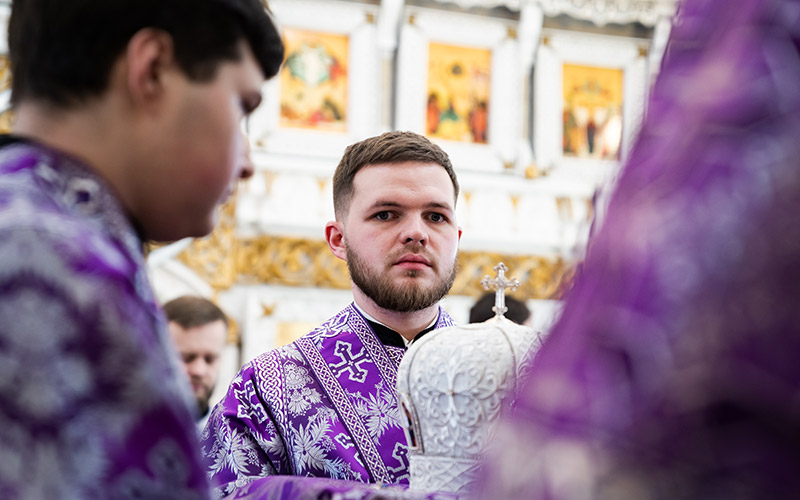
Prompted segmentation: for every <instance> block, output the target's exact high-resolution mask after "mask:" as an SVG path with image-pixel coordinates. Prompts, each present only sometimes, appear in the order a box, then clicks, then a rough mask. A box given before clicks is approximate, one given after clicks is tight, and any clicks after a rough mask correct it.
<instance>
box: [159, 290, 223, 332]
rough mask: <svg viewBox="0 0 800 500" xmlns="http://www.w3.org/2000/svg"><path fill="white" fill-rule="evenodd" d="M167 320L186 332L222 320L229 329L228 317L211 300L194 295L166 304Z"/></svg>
mask: <svg viewBox="0 0 800 500" xmlns="http://www.w3.org/2000/svg"><path fill="white" fill-rule="evenodd" d="M164 313H165V314H166V315H167V320H168V321H172V322H174V323H177V324H178V325H179V326H180V327H181V328H183V329H184V330H188V329H189V328H195V327H197V326H203V325H207V324H209V323H213V322H215V321H219V320H222V322H223V323H225V328H227V327H228V317H227V316H225V313H224V312H222V310H221V309H220V308H219V307H217V306H216V305H215V304H214V303H213V302H211V301H210V300H207V299H204V298H203V297H195V296H193V295H184V296H182V297H178V298H177V299H173V300H170V301H169V302H167V303H166V304H164Z"/></svg>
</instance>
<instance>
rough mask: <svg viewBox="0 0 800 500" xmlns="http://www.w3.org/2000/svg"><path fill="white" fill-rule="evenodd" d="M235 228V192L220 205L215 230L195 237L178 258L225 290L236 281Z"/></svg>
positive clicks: (218, 288)
mask: <svg viewBox="0 0 800 500" xmlns="http://www.w3.org/2000/svg"><path fill="white" fill-rule="evenodd" d="M235 228H236V196H235V195H234V196H233V197H232V198H231V200H230V201H228V203H226V204H225V205H223V206H222V207H221V208H220V214H219V221H218V222H217V225H216V227H215V228H214V231H213V232H212V233H211V234H210V235H209V236H206V237H205V238H200V239H196V240H194V241H193V242H192V244H191V245H190V246H189V248H187V249H186V250H184V251H183V252H181V254H180V255H178V258H179V259H180V260H181V261H182V262H183V263H184V264H186V265H187V266H189V268H191V269H192V270H193V271H194V272H196V273H197V274H198V275H200V276H201V277H202V278H203V279H204V280H205V281H206V282H207V283H208V284H209V285H211V286H212V287H213V288H214V290H216V291H219V290H226V289H228V288H230V287H232V286H233V285H234V284H235V283H236V275H237V270H236V260H235V256H236V255H237V254H238V245H239V241H238V240H237V238H236V235H235V234H234V232H235Z"/></svg>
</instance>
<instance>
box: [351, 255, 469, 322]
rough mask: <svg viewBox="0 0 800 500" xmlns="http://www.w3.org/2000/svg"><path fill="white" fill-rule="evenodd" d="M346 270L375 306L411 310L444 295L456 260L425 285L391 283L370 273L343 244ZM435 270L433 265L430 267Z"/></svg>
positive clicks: (452, 277)
mask: <svg viewBox="0 0 800 500" xmlns="http://www.w3.org/2000/svg"><path fill="white" fill-rule="evenodd" d="M345 250H346V252H347V269H348V270H349V271H350V278H351V279H352V280H353V283H355V285H356V286H357V287H358V288H359V289H361V291H362V292H364V295H366V296H367V297H369V298H370V299H372V301H373V302H375V304H377V305H378V307H380V308H382V309H386V310H387V311H396V312H413V311H419V310H422V309H425V308H427V307H430V306H432V305H434V304H436V303H438V302H439V301H440V300H442V297H444V296H445V295H447V292H449V291H450V288H451V287H452V286H453V282H454V281H455V279H456V270H457V269H458V261H455V260H454V261H453V267H452V269H450V272H449V274H448V275H447V276H446V277H441V276H439V275H438V274H437V278H438V279H437V281H436V282H435V283H434V284H433V285H432V286H431V287H429V288H423V285H421V284H420V283H418V282H416V281H412V282H410V283H406V284H395V283H392V281H391V279H390V278H389V277H388V276H387V275H386V274H384V273H379V272H374V271H373V270H372V269H370V268H369V267H368V266H367V265H366V264H365V263H364V261H362V260H361V258H360V257H359V256H358V254H357V253H356V252H354V251H353V250H351V249H350V247H347V248H346V249H345ZM434 269H436V268H434ZM418 275H419V272H417V271H415V270H410V271H407V272H406V276H408V277H411V278H413V277H415V276H418Z"/></svg>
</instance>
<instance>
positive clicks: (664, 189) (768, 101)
mask: <svg viewBox="0 0 800 500" xmlns="http://www.w3.org/2000/svg"><path fill="white" fill-rule="evenodd" d="M679 12H680V14H679V16H678V18H677V20H676V25H675V27H674V29H673V32H672V36H671V41H670V43H669V45H668V48H667V54H666V57H665V60H664V65H663V69H662V72H661V75H660V77H659V80H658V82H657V84H656V86H655V87H654V90H653V93H652V97H651V100H650V103H649V112H648V115H647V117H646V119H645V121H644V123H643V126H642V129H641V134H640V137H639V139H638V142H637V144H636V145H635V147H634V149H633V151H632V153H631V155H630V159H629V161H628V162H627V165H626V166H625V169H624V171H623V173H622V176H621V177H620V180H619V184H618V186H617V190H616V192H615V194H614V196H613V198H612V201H611V203H610V206H609V209H608V215H607V218H606V220H605V223H604V225H603V226H602V228H601V229H600V231H599V232H598V234H597V236H596V238H594V239H593V241H592V242H591V244H590V250H589V252H588V255H587V258H586V261H585V265H584V267H583V269H582V271H581V272H580V274H579V276H578V278H577V280H576V282H575V285H574V288H573V290H572V291H571V293H570V294H569V296H568V298H567V300H566V304H565V308H564V310H563V315H562V317H561V319H560V321H559V322H558V324H557V325H556V327H555V329H554V330H553V332H552V335H551V336H550V339H549V341H548V342H547V343H546V344H545V346H544V348H543V349H542V350H541V351H540V353H539V356H538V358H537V362H536V363H535V365H534V366H533V367H532V369H531V371H530V372H529V374H528V377H527V381H526V383H525V386H524V389H523V390H522V391H521V392H520V393H519V394H518V400H517V406H516V410H515V412H514V413H513V414H512V415H511V416H510V417H509V418H508V419H507V421H506V423H505V426H504V428H503V429H502V431H501V433H500V436H501V437H500V438H499V439H498V445H497V448H496V450H495V451H494V452H493V453H492V455H491V458H489V460H488V464H489V468H490V471H489V473H488V474H487V476H486V478H485V481H484V484H483V488H482V490H481V492H480V493H479V496H480V497H481V498H503V499H526V500H528V499H579V498H580V499H600V498H603V499H606V498H608V499H637V500H652V499H670V500H673V499H692V500H694V499H697V500H700V499H703V500H709V499H726V500H738V499H763V498H798V495H800V361H798V358H799V357H800V356H799V355H800V52H799V51H798V49H799V48H800V1H797V0H792V1H789V0H738V1H737V2H731V1H730V0H693V1H687V2H685V3H683V4H682V9H681V10H680V11H679Z"/></svg>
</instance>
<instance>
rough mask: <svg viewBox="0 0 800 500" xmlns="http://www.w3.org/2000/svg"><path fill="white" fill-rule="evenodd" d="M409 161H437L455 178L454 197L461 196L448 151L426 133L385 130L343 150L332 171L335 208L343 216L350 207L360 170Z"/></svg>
mask: <svg viewBox="0 0 800 500" xmlns="http://www.w3.org/2000/svg"><path fill="white" fill-rule="evenodd" d="M408 161H413V162H421V163H435V164H437V165H441V166H442V168H444V169H445V171H446V172H447V175H448V176H449V177H450V180H451V181H452V182H453V190H454V192H455V198H454V200H453V201H454V202H455V200H457V199H458V179H456V173H455V171H454V170H453V164H452V163H450V158H449V157H448V156H447V153H445V152H444V150H442V148H440V147H439V146H437V145H436V144H434V143H432V142H431V141H429V140H428V139H427V138H426V137H424V136H422V135H419V134H415V133H413V132H386V133H385V134H381V135H379V136H377V137H370V138H369V139H365V140H363V141H361V142H357V143H355V144H351V145H350V146H348V147H347V149H345V151H344V156H342V159H341V161H340V162H339V165H338V166H337V167H336V172H335V173H334V174H333V209H334V212H335V213H336V218H337V219H339V220H341V219H342V218H343V217H344V216H345V215H346V214H347V210H348V209H349V208H350V200H351V198H352V197H353V179H354V178H355V176H356V173H358V171H359V170H361V169H362V168H364V167H366V166H368V165H379V164H395V163H404V162H408Z"/></svg>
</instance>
